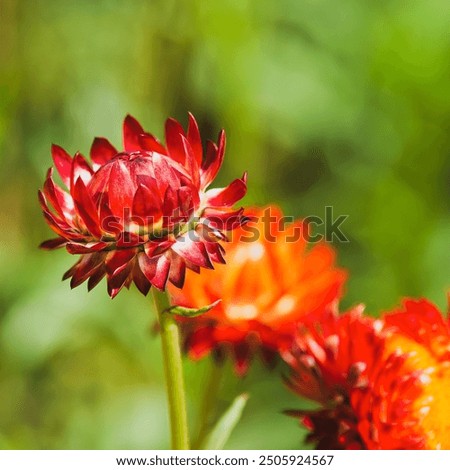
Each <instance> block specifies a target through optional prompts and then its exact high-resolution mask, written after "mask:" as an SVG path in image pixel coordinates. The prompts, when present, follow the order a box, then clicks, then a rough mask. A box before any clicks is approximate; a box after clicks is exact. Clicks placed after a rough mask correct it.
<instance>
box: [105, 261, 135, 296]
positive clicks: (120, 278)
mask: <svg viewBox="0 0 450 470" xmlns="http://www.w3.org/2000/svg"><path fill="white" fill-rule="evenodd" d="M131 269H132V263H130V264H127V265H125V266H124V267H123V268H122V269H118V270H117V271H115V272H114V274H112V275H110V276H108V275H107V286H108V294H109V296H110V297H111V298H112V299H114V297H115V296H116V295H117V294H118V293H119V292H120V291H121V290H122V287H124V286H125V284H126V283H127V280H128V276H129V275H130V274H131Z"/></svg>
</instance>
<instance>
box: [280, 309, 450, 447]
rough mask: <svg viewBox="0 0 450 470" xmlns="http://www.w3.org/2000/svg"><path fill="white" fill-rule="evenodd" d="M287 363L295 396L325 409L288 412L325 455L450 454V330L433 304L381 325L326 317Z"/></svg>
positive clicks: (357, 315)
mask: <svg viewBox="0 0 450 470" xmlns="http://www.w3.org/2000/svg"><path fill="white" fill-rule="evenodd" d="M284 358H285V360H286V361H287V362H288V364H289V365H290V366H291V368H292V375H291V377H290V378H289V380H288V383H289V386H290V387H291V389H292V390H294V391H295V392H296V393H298V394H300V395H303V396H305V397H307V398H310V399H312V400H315V401H316V402H318V403H320V404H321V405H322V407H321V408H320V409H318V410H312V411H311V410H307V411H291V412H289V414H291V415H294V416H297V417H299V418H300V419H301V420H302V422H303V424H304V425H306V426H307V427H308V428H309V429H310V431H311V433H310V435H309V440H310V441H312V442H314V443H315V444H316V445H317V447H318V448H322V449H325V448H327V449H440V448H443V449H449V448H450V424H449V417H450V405H449V404H448V389H449V386H450V362H449V359H450V328H449V324H448V321H447V320H445V319H444V318H443V316H442V315H441V314H440V313H439V311H438V310H437V309H436V307H434V306H433V305H432V304H431V303H430V302H428V301H426V300H419V301H414V300H406V301H405V302H404V304H403V307H402V308H401V309H399V310H396V311H394V312H391V313H386V314H385V315H384V316H383V317H382V318H381V319H379V320H375V319H372V318H370V317H364V316H362V310H361V308H360V307H359V308H356V309H353V310H352V311H350V312H348V313H346V314H343V315H341V316H339V315H337V314H336V313H335V312H331V311H329V312H326V313H325V314H324V315H323V316H322V318H320V320H319V321H315V322H311V323H310V324H309V325H307V326H304V327H303V329H302V330H301V331H299V333H298V335H297V337H296V341H295V345H294V346H293V348H292V350H291V351H289V352H286V353H285V354H284Z"/></svg>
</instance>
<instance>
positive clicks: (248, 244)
mask: <svg viewBox="0 0 450 470" xmlns="http://www.w3.org/2000/svg"><path fill="white" fill-rule="evenodd" d="M248 213H249V215H253V219H252V221H251V222H249V223H247V224H246V225H245V226H244V227H241V228H240V229H237V230H235V231H234V232H233V239H232V240H231V241H230V242H229V243H226V244H225V245H224V248H225V250H226V253H227V257H226V261H227V264H226V266H223V267H218V268H216V269H215V270H214V271H203V272H202V273H201V274H200V275H191V273H187V276H186V281H185V286H184V288H183V290H177V289H171V290H170V292H171V294H172V295H173V297H174V303H175V304H179V305H183V306H187V307H197V308H198V307H202V306H204V305H208V304H211V303H212V302H214V301H216V300H217V299H222V302H221V303H220V304H219V305H217V306H215V307H214V308H213V309H212V310H211V311H210V312H208V313H207V314H205V315H202V316H200V317H196V318H191V319H186V320H185V319H183V320H182V322H183V326H184V333H185V345H186V349H187V351H188V353H189V356H190V357H191V358H192V359H199V358H201V357H203V356H205V355H207V354H208V353H210V352H213V353H214V354H215V355H222V354H223V353H226V352H227V351H228V352H231V353H232V354H233V356H234V359H235V364H236V370H237V372H238V373H241V374H242V373H244V372H245V371H246V370H247V367H248V363H249V359H250V358H251V356H252V354H253V353H254V352H256V351H259V352H261V353H262V356H263V359H265V360H267V361H270V360H271V359H273V358H274V357H275V356H276V354H277V351H278V350H279V349H280V348H281V349H282V348H285V347H287V346H288V345H290V342H291V341H292V337H293V334H294V332H295V330H296V328H297V325H298V323H299V322H301V321H302V319H303V318H304V317H305V316H308V315H314V314H316V313H317V312H321V311H322V310H323V309H324V308H325V307H326V306H328V305H330V304H332V303H334V302H336V301H337V299H339V298H340V296H341V293H342V286H343V283H344V281H345V278H346V274H345V272H344V271H343V270H342V269H338V268H336V267H335V266H334V261H335V252H334V250H333V249H332V248H331V247H330V246H328V245H326V244H325V243H318V244H315V245H314V246H308V242H307V240H306V238H307V226H306V224H305V223H304V222H302V221H296V222H294V223H290V224H286V226H283V225H284V223H283V222H284V220H285V219H284V218H283V213H282V212H281V210H280V209H279V208H277V207H275V206H268V207H266V208H265V209H254V210H253V211H252V210H250V211H249V212H248Z"/></svg>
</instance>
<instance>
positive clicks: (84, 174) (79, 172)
mask: <svg viewBox="0 0 450 470" xmlns="http://www.w3.org/2000/svg"><path fill="white" fill-rule="evenodd" d="M93 173H94V172H93V171H92V169H91V167H90V166H89V164H88V162H87V161H86V160H85V158H84V157H83V155H81V153H79V152H77V153H76V154H75V156H74V157H73V160H72V173H71V176H70V178H71V179H70V184H71V190H73V187H74V185H75V183H76V182H77V180H78V179H79V178H81V179H82V180H83V183H84V184H85V185H86V186H87V185H88V184H89V181H91V178H92V175H93Z"/></svg>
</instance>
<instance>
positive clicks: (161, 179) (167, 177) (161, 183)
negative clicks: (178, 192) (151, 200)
mask: <svg viewBox="0 0 450 470" xmlns="http://www.w3.org/2000/svg"><path fill="white" fill-rule="evenodd" d="M153 163H154V165H153V168H154V171H155V179H156V184H157V186H158V191H159V194H160V195H161V196H164V195H165V193H166V191H167V187H168V186H172V187H179V186H180V178H179V177H178V175H177V173H176V172H175V171H174V169H173V168H172V166H171V165H170V163H169V162H168V161H167V158H164V157H160V156H159V155H154V156H153Z"/></svg>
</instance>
